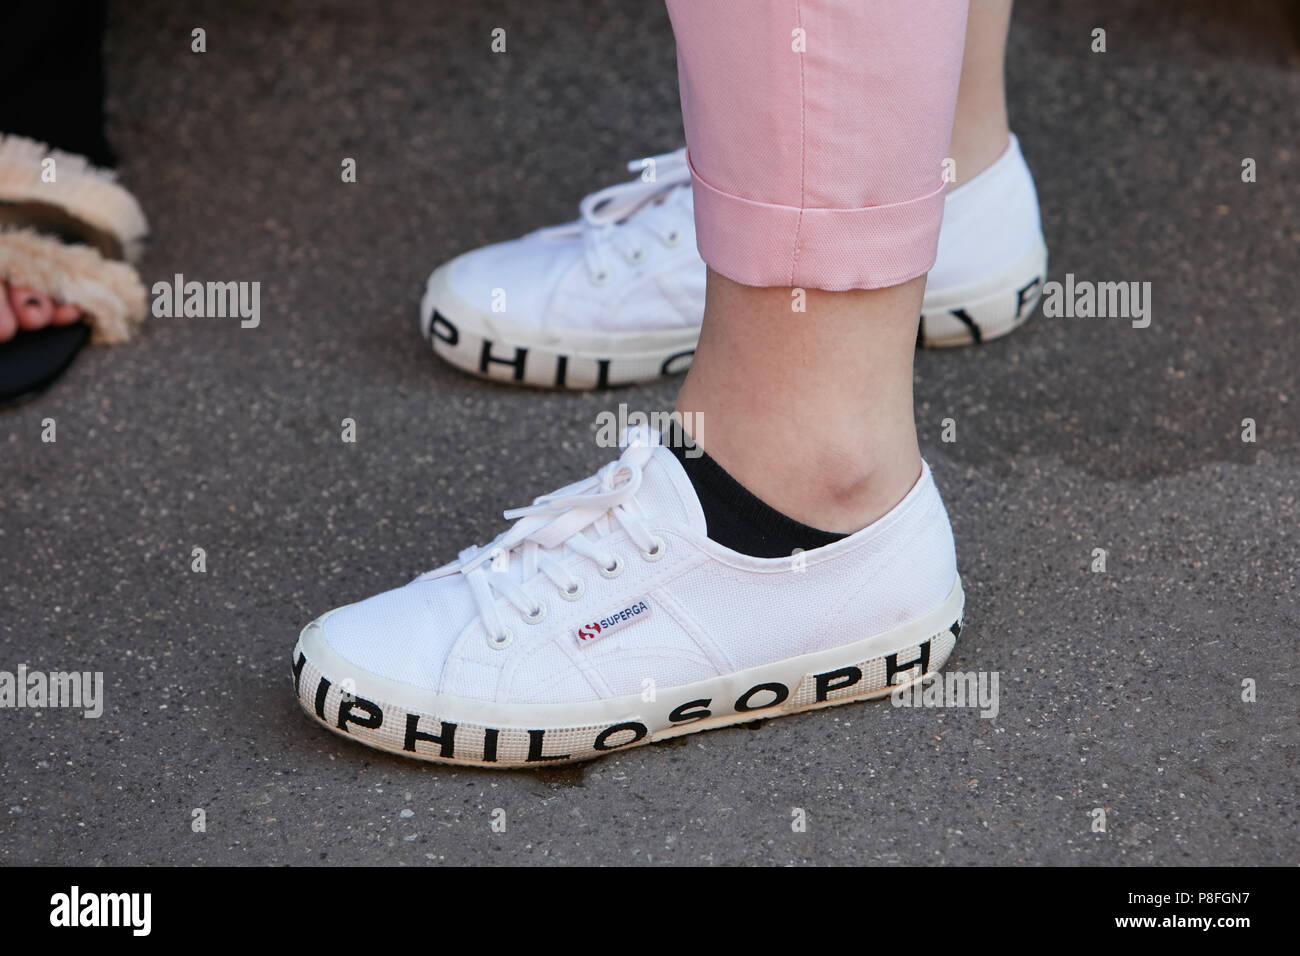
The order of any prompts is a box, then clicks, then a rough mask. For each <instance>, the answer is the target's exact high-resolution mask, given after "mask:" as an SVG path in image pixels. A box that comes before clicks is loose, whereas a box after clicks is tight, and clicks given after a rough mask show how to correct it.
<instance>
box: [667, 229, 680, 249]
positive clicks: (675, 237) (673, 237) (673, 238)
mask: <svg viewBox="0 0 1300 956" xmlns="http://www.w3.org/2000/svg"><path fill="white" fill-rule="evenodd" d="M663 241H664V245H665V246H675V245H677V243H679V242H681V241H682V234H681V233H680V232H678V231H677V230H676V229H674V230H673V231H672V232H670V233H668V235H666V236H664V237H663Z"/></svg>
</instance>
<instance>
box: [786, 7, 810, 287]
mask: <svg viewBox="0 0 1300 956" xmlns="http://www.w3.org/2000/svg"><path fill="white" fill-rule="evenodd" d="M794 25H795V26H796V27H798V28H800V29H802V28H803V8H802V6H800V3H799V0H794ZM807 130H808V86H807V75H806V74H805V73H804V55H803V52H802V51H800V53H799V219H798V220H797V221H796V222H795V224H794V252H793V253H791V256H790V285H792V286H793V285H794V277H795V273H796V272H797V271H798V268H799V239H800V237H801V232H800V230H801V229H802V228H803V209H804V206H806V205H807V204H808V137H807Z"/></svg>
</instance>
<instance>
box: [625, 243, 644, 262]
mask: <svg viewBox="0 0 1300 956" xmlns="http://www.w3.org/2000/svg"><path fill="white" fill-rule="evenodd" d="M644 258H645V250H644V249H642V248H641V247H640V246H637V247H636V248H635V249H633V250H632V255H630V256H628V259H627V261H628V262H630V263H632V264H634V265H635V264H636V263H638V262H640V261H641V260H642V259H644Z"/></svg>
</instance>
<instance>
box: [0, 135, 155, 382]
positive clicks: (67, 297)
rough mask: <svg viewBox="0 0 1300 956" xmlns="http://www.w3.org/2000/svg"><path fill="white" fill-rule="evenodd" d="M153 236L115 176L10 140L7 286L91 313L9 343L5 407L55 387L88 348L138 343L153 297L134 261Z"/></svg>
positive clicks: (1, 184)
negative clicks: (131, 340)
mask: <svg viewBox="0 0 1300 956" xmlns="http://www.w3.org/2000/svg"><path fill="white" fill-rule="evenodd" d="M147 232H148V225H147V223H146V220H145V217H144V213H143V212H142V211H141V209H140V205H139V203H137V202H136V200H135V197H134V196H132V195H131V194H130V193H129V192H127V191H126V190H125V189H124V188H123V187H122V186H120V185H119V184H118V183H117V181H116V179H115V178H114V176H113V174H112V173H111V172H108V171H105V170H101V169H98V168H96V167H94V166H92V165H90V164H89V163H88V162H87V161H86V160H85V159H83V158H82V157H80V156H74V155H72V154H70V153H63V152H60V151H58V150H50V149H47V148H46V147H45V145H44V144H42V143H38V142H35V141H33V140H30V139H25V138H23V137H19V136H4V135H3V134H0V283H8V284H9V285H11V286H22V287H28V288H31V289H32V290H34V291H35V292H37V293H39V294H40V295H44V296H48V297H49V298H51V299H54V300H57V301H58V302H62V303H67V304H70V305H75V306H77V307H78V308H79V309H81V311H82V319H81V321H78V322H76V323H74V324H72V325H48V326H46V327H45V328H41V329H36V330H20V331H19V332H17V333H16V334H15V335H14V337H13V338H11V339H9V340H8V341H6V342H0V402H10V401H13V400H14V399H17V398H19V397H21V396H24V395H27V394H29V393H32V392H34V391H36V390H39V389H41V388H43V387H45V386H46V385H48V384H50V383H51V382H52V381H53V380H54V379H55V378H57V377H58V375H59V374H60V373H62V371H63V370H64V369H65V368H67V366H68V365H69V364H70V363H71V362H72V360H73V358H75V357H76V355H77V353H78V352H79V351H80V350H81V348H82V347H83V346H84V345H85V344H86V343H87V342H88V341H93V342H96V343H101V344H114V343H118V342H125V341H126V340H127V339H129V338H130V336H131V332H132V331H133V329H134V328H135V327H136V326H137V325H139V323H140V322H141V321H143V319H144V317H145V313H146V294H145V288H144V285H143V284H142V283H141V281H140V277H139V275H138V274H137V273H136V271H135V268H134V267H133V266H132V265H130V264H129V261H135V260H136V259H138V258H139V255H140V253H141V252H142V250H143V243H144V238H145V235H146V234H147ZM123 260H127V261H123Z"/></svg>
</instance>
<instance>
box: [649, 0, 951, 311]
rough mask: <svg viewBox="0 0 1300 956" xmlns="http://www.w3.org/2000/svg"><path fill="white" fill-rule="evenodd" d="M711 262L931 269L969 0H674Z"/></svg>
mask: <svg viewBox="0 0 1300 956" xmlns="http://www.w3.org/2000/svg"><path fill="white" fill-rule="evenodd" d="M667 2H668V13H669V16H670V17H671V18H672V23H673V32H674V33H675V35H676V37H677V65H678V77H679V83H680V87H681V97H682V116H683V120H684V122H685V127H686V145H687V155H688V157H689V159H690V163H691V172H692V176H693V180H694V182H693V186H694V195H695V224H696V233H697V237H698V241H699V246H700V254H701V255H702V256H703V258H704V261H705V262H707V263H708V264H709V266H710V267H712V268H713V269H714V270H715V271H717V272H719V273H721V274H722V275H724V276H726V277H727V278H729V279H733V280H735V281H736V282H739V283H742V284H744V285H751V286H800V287H804V288H814V289H827V290H831V291H841V290H844V289H877V288H882V287H884V286H891V285H897V284H899V283H900V282H906V281H907V280H908V279H912V278H915V277H916V276H919V275H923V274H924V273H926V272H928V271H929V269H930V266H931V265H933V264H934V256H935V249H936V246H937V243H938V239H939V222H940V220H941V218H942V216H943V199H944V182H943V179H942V163H943V159H944V157H945V156H946V155H947V150H948V141H949V137H950V136H951V134H952V119H953V110H954V107H955V105H956V101H957V82H958V79H959V78H960V75H961V60H962V46H963V42H964V39H965V33H966V8H967V0H667Z"/></svg>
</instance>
